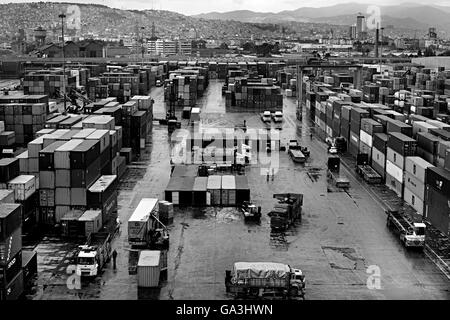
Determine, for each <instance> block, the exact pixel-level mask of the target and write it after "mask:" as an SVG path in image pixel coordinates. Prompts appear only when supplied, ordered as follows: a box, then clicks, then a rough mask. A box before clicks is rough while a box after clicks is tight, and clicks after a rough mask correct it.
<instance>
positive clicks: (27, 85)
mask: <svg viewBox="0 0 450 320" xmlns="http://www.w3.org/2000/svg"><path fill="white" fill-rule="evenodd" d="M64 82H65V89H66V92H69V91H70V90H71V88H73V89H76V77H74V76H71V75H70V71H69V70H67V71H66V75H64V74H63V72H62V70H58V69H57V70H41V71H33V72H29V73H27V74H26V75H25V77H24V80H23V92H24V94H26V95H39V94H40V95H47V96H49V97H50V98H56V97H59V96H60V95H61V93H62V91H63V88H64Z"/></svg>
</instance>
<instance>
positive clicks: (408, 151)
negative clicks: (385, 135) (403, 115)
mask: <svg viewBox="0 0 450 320" xmlns="http://www.w3.org/2000/svg"><path fill="white" fill-rule="evenodd" d="M387 146H388V148H391V149H392V150H394V151H396V152H398V153H399V154H400V155H402V156H403V157H408V156H415V155H416V149H417V142H416V140H414V139H412V138H410V137H408V136H406V135H404V134H402V133H399V132H393V133H389V139H388V144H387Z"/></svg>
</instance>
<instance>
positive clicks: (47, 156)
mask: <svg viewBox="0 0 450 320" xmlns="http://www.w3.org/2000/svg"><path fill="white" fill-rule="evenodd" d="M65 143H66V141H56V142H54V143H52V144H50V145H49V146H47V147H45V148H43V149H42V150H41V151H39V170H40V171H43V170H49V171H53V170H55V150H56V149H58V148H59V147H60V146H62V145H63V144H65Z"/></svg>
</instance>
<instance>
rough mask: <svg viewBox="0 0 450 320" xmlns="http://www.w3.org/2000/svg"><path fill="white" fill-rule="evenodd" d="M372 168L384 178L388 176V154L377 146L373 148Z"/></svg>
mask: <svg viewBox="0 0 450 320" xmlns="http://www.w3.org/2000/svg"><path fill="white" fill-rule="evenodd" d="M372 168H373V169H374V170H375V171H376V172H377V173H378V174H379V175H380V176H381V177H382V178H383V179H385V177H386V155H385V154H384V153H383V152H381V151H380V150H378V149H376V148H372Z"/></svg>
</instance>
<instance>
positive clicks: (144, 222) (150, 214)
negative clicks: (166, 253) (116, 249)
mask: <svg viewBox="0 0 450 320" xmlns="http://www.w3.org/2000/svg"><path fill="white" fill-rule="evenodd" d="M158 202H159V201H158V199H150V198H144V199H142V200H141V202H140V203H139V204H138V206H137V207H136V209H135V210H134V212H133V214H132V215H131V217H130V219H129V220H128V242H129V243H130V245H131V247H132V248H149V249H158V248H160V249H167V248H168V247H169V233H168V231H167V227H166V226H165V225H164V224H163V223H162V222H161V221H159V219H158V217H157V215H158Z"/></svg>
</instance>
